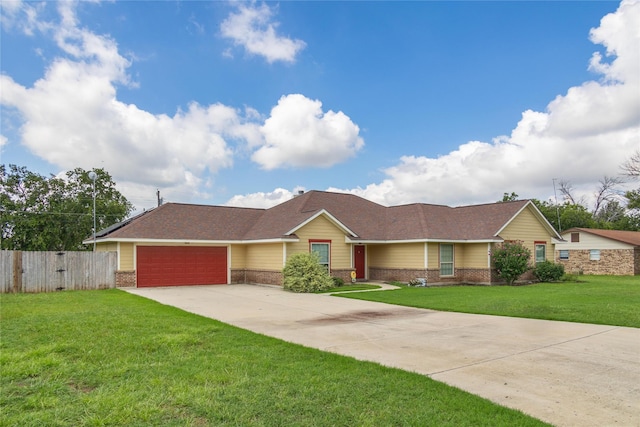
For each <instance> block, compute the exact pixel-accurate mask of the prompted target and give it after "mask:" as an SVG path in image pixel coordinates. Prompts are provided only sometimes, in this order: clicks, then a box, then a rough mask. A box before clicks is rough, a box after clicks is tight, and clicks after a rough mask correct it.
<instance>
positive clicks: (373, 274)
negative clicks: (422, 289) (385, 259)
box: [369, 267, 429, 282]
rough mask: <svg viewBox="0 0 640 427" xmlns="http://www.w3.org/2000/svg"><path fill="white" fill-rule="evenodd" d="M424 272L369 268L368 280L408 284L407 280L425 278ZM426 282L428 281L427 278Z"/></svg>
mask: <svg viewBox="0 0 640 427" xmlns="http://www.w3.org/2000/svg"><path fill="white" fill-rule="evenodd" d="M426 273H427V271H426V270H411V269H404V268H379V267H370V268H369V279H370V280H380V281H383V282H393V281H398V282H408V281H409V280H413V279H416V278H418V277H427V274H426ZM427 282H429V279H428V277H427Z"/></svg>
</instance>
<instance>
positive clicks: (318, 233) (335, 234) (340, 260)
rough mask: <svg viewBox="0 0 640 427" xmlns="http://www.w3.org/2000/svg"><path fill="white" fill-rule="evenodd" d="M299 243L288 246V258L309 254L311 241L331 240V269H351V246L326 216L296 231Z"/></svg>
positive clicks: (343, 234) (342, 233)
mask: <svg viewBox="0 0 640 427" xmlns="http://www.w3.org/2000/svg"><path fill="white" fill-rule="evenodd" d="M296 235H297V236H298V238H299V239H300V241H299V242H296V243H289V244H287V257H290V256H291V255H293V254H295V253H299V252H309V241H310V240H331V268H332V269H334V268H336V269H340V268H351V267H352V265H351V245H350V244H348V243H345V233H344V232H343V231H342V230H341V229H339V228H338V227H337V226H336V225H335V224H333V223H332V222H331V221H329V220H328V219H327V218H326V217H324V216H322V215H321V216H319V217H317V218H316V219H314V220H313V221H311V222H310V223H308V224H306V225H305V226H304V227H302V228H301V229H299V230H298V231H296Z"/></svg>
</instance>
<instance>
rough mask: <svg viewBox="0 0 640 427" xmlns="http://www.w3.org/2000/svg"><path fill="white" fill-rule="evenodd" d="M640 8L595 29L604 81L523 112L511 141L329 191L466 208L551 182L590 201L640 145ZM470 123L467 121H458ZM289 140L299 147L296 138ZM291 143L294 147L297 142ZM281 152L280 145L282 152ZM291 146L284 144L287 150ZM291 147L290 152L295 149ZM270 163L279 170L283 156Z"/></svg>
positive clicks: (469, 148)
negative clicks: (604, 179)
mask: <svg viewBox="0 0 640 427" xmlns="http://www.w3.org/2000/svg"><path fill="white" fill-rule="evenodd" d="M638 28H640V2H639V1H637V0H631V1H627V0H625V1H623V2H622V3H621V4H620V7H619V8H618V10H617V11H616V12H614V13H611V14H609V15H607V16H605V17H604V18H603V19H602V20H601V23H600V26H599V27H598V28H595V29H593V30H592V31H591V34H590V38H591V40H592V41H593V42H594V43H597V44H602V45H603V46H605V47H606V52H607V59H608V61H606V62H605V61H604V58H602V56H601V55H599V54H598V53H596V54H594V55H593V57H592V59H591V63H590V69H591V70H592V71H594V72H597V73H599V75H600V77H601V81H589V82H586V83H584V84H583V85H581V86H577V87H572V88H570V89H569V90H568V91H567V93H566V94H565V95H561V96H558V97H556V99H554V100H552V101H551V102H550V103H549V105H548V106H547V109H546V111H545V112H537V111H531V110H528V111H525V112H524V113H523V114H522V118H521V120H520V121H519V122H518V124H517V125H516V127H515V128H514V129H513V131H512V132H511V135H509V136H501V137H497V138H495V139H494V140H493V141H491V142H490V143H487V142H481V141H470V142H467V143H465V144H463V145H461V146H460V147H458V149H457V150H454V151H452V152H450V153H448V154H446V155H444V156H441V157H438V158H429V157H426V156H413V155H407V156H403V157H402V158H401V159H400V161H399V163H398V164H396V165H394V166H392V167H389V168H386V169H384V170H383V172H384V174H385V175H386V178H385V179H384V180H382V181H381V182H379V183H373V184H370V185H367V186H365V187H364V188H360V187H358V188H350V189H349V188H347V189H338V188H329V190H330V191H341V192H347V193H353V194H357V195H360V196H362V197H365V198H367V199H370V200H372V201H375V202H378V203H381V204H384V205H395V204H402V203H411V202H426V203H440V204H448V205H454V206H455V205H461V204H471V203H486V202H492V201H497V200H500V199H501V198H502V195H503V193H505V192H508V193H511V192H512V191H513V192H516V193H518V194H519V195H520V196H521V197H527V198H539V199H543V200H545V199H547V198H548V197H549V196H550V195H553V183H552V179H553V178H558V179H564V180H569V181H571V182H572V184H573V187H574V189H575V192H576V196H577V197H578V198H580V197H586V198H590V197H591V196H592V192H593V191H594V190H595V189H596V188H597V186H598V180H600V179H601V178H602V177H603V176H605V175H608V176H612V175H616V174H617V173H618V172H619V166H620V164H621V163H623V162H624V161H625V160H627V159H628V158H629V157H630V156H631V154H632V153H633V152H634V151H635V150H637V149H638V147H640V96H639V94H640V85H639V81H640V31H638ZM460 121H461V123H464V117H460ZM290 141H293V140H292V139H291V140H290ZM292 145H293V144H292ZM279 148H280V146H275V147H274V151H275V152H276V153H278V152H279V151H278V149H279ZM288 149H290V147H289V146H288V145H287V144H284V146H283V147H282V149H281V151H282V152H284V153H287V152H288V151H287V150H288ZM291 149H292V148H291ZM273 157H274V159H273V160H271V159H269V158H268V157H267V158H265V159H264V163H265V164H269V163H267V160H271V161H272V162H274V164H278V161H279V157H278V156H277V155H274V156H273Z"/></svg>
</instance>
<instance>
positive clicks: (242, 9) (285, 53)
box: [220, 3, 306, 63]
mask: <svg viewBox="0 0 640 427" xmlns="http://www.w3.org/2000/svg"><path fill="white" fill-rule="evenodd" d="M272 18H273V10H272V9H270V8H269V6H267V5H266V4H265V3H263V4H262V5H260V6H256V5H253V4H252V5H251V6H247V5H239V6H238V12H237V13H233V12H232V13H231V14H229V16H228V17H227V19H225V20H224V21H223V22H222V24H221V25H220V31H221V33H222V35H223V36H224V37H227V38H230V39H232V40H233V42H234V44H235V45H239V46H242V47H244V49H245V50H246V51H247V52H249V53H251V54H254V55H260V56H263V57H264V58H265V59H266V60H267V61H268V62H269V63H273V62H276V61H284V62H294V61H295V59H296V55H297V54H298V53H299V52H300V51H301V50H302V49H304V47H305V46H306V44H305V42H304V41H302V40H298V39H295V40H294V39H291V38H288V37H284V36H281V35H278V34H277V33H276V28H277V27H278V25H279V23H278V22H274V21H273V20H272ZM224 55H225V56H231V54H230V52H229V51H225V52H224Z"/></svg>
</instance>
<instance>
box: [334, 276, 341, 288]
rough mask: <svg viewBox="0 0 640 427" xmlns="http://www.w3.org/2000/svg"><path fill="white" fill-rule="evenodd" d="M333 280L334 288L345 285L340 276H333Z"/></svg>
mask: <svg viewBox="0 0 640 427" xmlns="http://www.w3.org/2000/svg"><path fill="white" fill-rule="evenodd" d="M331 280H332V281H333V287H334V288H340V287H342V286H344V280H342V279H341V278H339V277H332V278H331Z"/></svg>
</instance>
